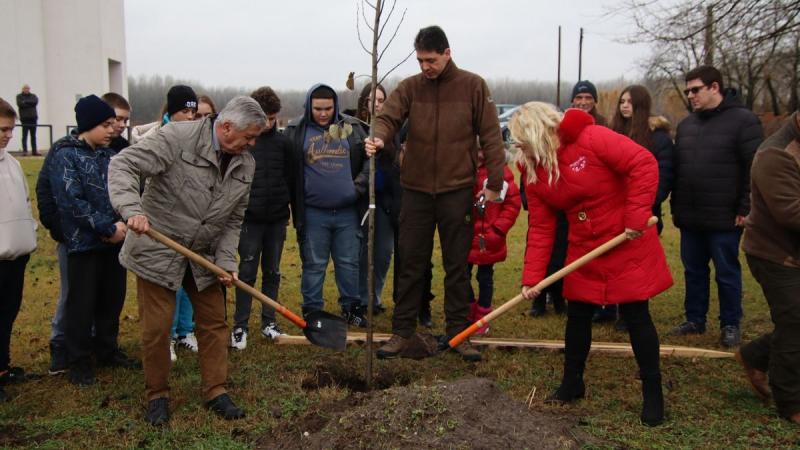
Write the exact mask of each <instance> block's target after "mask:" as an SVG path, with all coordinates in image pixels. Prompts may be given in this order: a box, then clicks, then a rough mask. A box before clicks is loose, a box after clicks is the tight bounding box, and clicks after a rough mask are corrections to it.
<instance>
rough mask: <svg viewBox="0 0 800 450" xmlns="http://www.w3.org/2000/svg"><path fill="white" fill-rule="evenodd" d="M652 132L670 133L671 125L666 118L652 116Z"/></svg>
mask: <svg viewBox="0 0 800 450" xmlns="http://www.w3.org/2000/svg"><path fill="white" fill-rule="evenodd" d="M649 122H650V131H656V130H664V131H666V132H667V133H669V130H670V124H669V120H667V118H666V117H664V116H650V120H649Z"/></svg>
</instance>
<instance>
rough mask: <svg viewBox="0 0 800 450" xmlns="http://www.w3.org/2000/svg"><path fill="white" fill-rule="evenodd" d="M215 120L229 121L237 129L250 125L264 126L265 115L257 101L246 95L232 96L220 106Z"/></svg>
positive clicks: (220, 121)
mask: <svg viewBox="0 0 800 450" xmlns="http://www.w3.org/2000/svg"><path fill="white" fill-rule="evenodd" d="M217 122H219V123H224V122H230V123H231V124H232V125H233V127H234V128H236V129H237V130H244V129H245V128H249V127H250V126H252V125H258V126H259V127H264V126H266V122H267V115H266V114H264V110H262V109H261V106H260V105H259V104H258V102H257V101H255V100H253V99H252V98H251V97H248V96H246V95H240V96H238V97H234V98H233V99H231V101H229V102H228V104H227V105H225V107H224V108H222V111H220V112H219V116H217Z"/></svg>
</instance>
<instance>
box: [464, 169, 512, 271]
mask: <svg viewBox="0 0 800 450" xmlns="http://www.w3.org/2000/svg"><path fill="white" fill-rule="evenodd" d="M486 177H487V173H486V166H481V167H480V168H478V181H477V183H475V188H474V193H475V196H476V197H477V196H478V193H479V192H480V191H482V190H483V183H484V181H486ZM503 180H504V181H505V182H506V183H508V191H507V192H506V197H505V200H503V203H495V202H487V203H486V209H485V210H484V213H483V215H481V214H478V210H477V208H474V207H473V208H472V217H473V218H474V224H475V226H474V230H475V231H474V232H473V236H472V248H471V249H470V251H469V258H468V261H469V263H470V264H478V265H484V264H494V263H499V262H500V261H505V259H506V254H507V253H508V250H507V248H506V234H508V230H510V229H511V227H512V226H514V222H516V221H517V216H519V209H520V204H521V199H520V196H519V188H518V187H517V184H516V183H515V182H514V174H513V173H511V170H510V169H509V168H508V166H504V167H503Z"/></svg>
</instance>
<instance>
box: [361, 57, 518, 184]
mask: <svg viewBox="0 0 800 450" xmlns="http://www.w3.org/2000/svg"><path fill="white" fill-rule="evenodd" d="M406 119H407V120H408V137H407V140H406V148H405V153H404V156H403V163H402V166H401V175H400V181H401V183H402V185H403V188H405V189H411V190H414V191H419V192H425V193H429V194H437V193H443V192H450V191H454V190H457V189H464V188H470V189H471V188H472V186H473V185H474V184H475V173H476V172H477V170H478V144H477V142H476V141H475V137H476V136H479V137H480V146H481V148H483V151H484V155H485V156H486V168H487V171H488V179H489V183H488V184H487V187H488V188H489V189H491V190H493V191H497V192H500V190H501V189H502V187H503V166H504V165H505V148H504V146H503V138H502V135H501V131H500V122H499V121H498V119H497V108H496V107H495V105H494V100H492V97H491V94H490V92H489V87H488V86H487V85H486V82H485V81H484V80H483V78H481V77H480V76H478V75H476V74H474V73H471V72H467V71H466V70H461V69H459V68H458V67H456V64H455V62H453V60H452V59H451V60H450V61H449V62H448V63H447V66H445V68H444V70H443V71H442V73H441V74H439V76H438V77H437V78H435V79H432V80H431V79H428V78H426V77H425V76H424V75H423V74H421V73H420V74H417V75H414V76H412V77H409V78H406V79H405V80H403V81H402V82H401V83H400V85H399V86H397V89H395V90H394V92H392V93H391V95H389V98H388V99H387V100H386V103H384V104H383V110H382V111H381V114H379V115H378V116H377V117H376V118H375V121H374V125H373V126H374V127H375V136H376V137H378V138H380V139H382V140H383V141H384V142H388V141H390V140H391V139H392V138H393V137H394V136H395V134H396V133H397V132H398V131H399V130H400V129H401V127H402V126H403V124H404V122H405V121H406Z"/></svg>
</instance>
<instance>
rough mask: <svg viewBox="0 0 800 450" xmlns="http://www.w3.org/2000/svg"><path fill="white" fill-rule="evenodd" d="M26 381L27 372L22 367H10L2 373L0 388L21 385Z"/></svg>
mask: <svg viewBox="0 0 800 450" xmlns="http://www.w3.org/2000/svg"><path fill="white" fill-rule="evenodd" d="M23 381H25V370H23V369H22V368H21V367H9V368H8V369H6V370H4V371H3V372H0V386H7V385H9V384H19V383H22V382H23Z"/></svg>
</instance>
